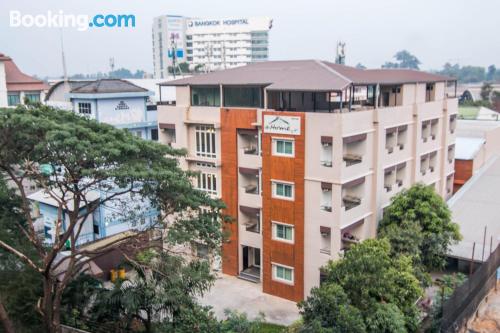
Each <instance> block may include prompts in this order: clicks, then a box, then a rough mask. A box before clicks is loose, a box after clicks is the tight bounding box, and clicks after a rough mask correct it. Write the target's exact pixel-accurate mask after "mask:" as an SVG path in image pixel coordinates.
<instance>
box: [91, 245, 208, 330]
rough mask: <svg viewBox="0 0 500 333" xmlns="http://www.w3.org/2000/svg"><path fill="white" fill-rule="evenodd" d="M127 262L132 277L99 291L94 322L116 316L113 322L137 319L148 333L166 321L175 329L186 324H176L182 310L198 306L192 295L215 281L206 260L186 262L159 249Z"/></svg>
mask: <svg viewBox="0 0 500 333" xmlns="http://www.w3.org/2000/svg"><path fill="white" fill-rule="evenodd" d="M140 257H141V256H140ZM142 257H143V258H144V256H142ZM129 264H130V265H131V267H132V270H133V274H132V275H133V276H134V278H133V279H131V280H124V281H118V282H117V283H116V285H115V287H114V288H113V289H111V290H109V291H103V292H101V294H100V297H99V299H98V300H97V304H96V306H95V308H96V310H95V311H96V313H97V317H96V318H95V321H97V322H102V321H106V320H107V318H113V317H116V316H117V318H113V321H115V322H116V321H118V322H125V323H128V325H127V326H131V324H132V321H133V320H138V321H140V322H141V323H142V325H143V327H144V330H145V332H147V333H152V332H153V331H154V327H153V325H154V323H155V322H159V323H160V322H161V323H162V325H167V324H168V325H169V326H170V328H171V330H173V331H175V330H176V329H177V326H179V325H181V326H182V325H185V324H183V323H179V319H182V318H183V317H182V316H180V315H181V313H182V312H183V309H192V308H194V307H195V306H197V304H196V302H195V297H199V296H202V295H203V293H204V292H206V291H207V290H208V289H209V288H210V287H211V285H212V284H213V281H214V277H213V275H212V274H211V272H210V267H209V264H208V262H207V261H191V262H185V260H184V259H183V258H181V257H178V256H172V255H170V254H167V253H162V252H160V253H158V254H156V253H154V254H153V255H152V256H148V259H146V260H141V259H139V260H138V261H135V260H133V261H131V262H130V263H129ZM184 327H185V326H184Z"/></svg>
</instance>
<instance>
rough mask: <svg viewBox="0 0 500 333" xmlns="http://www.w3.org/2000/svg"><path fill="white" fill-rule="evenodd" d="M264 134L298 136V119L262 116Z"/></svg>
mask: <svg viewBox="0 0 500 333" xmlns="http://www.w3.org/2000/svg"><path fill="white" fill-rule="evenodd" d="M263 128H264V133H272V134H289V135H300V117H290V116H274V115H264V127H263Z"/></svg>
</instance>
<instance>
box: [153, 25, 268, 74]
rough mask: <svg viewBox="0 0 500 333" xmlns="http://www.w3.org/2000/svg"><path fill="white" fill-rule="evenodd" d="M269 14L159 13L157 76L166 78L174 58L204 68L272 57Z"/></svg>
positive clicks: (155, 50)
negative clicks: (218, 16) (205, 15)
mask: <svg viewBox="0 0 500 333" xmlns="http://www.w3.org/2000/svg"><path fill="white" fill-rule="evenodd" d="M272 22H273V21H272V19H270V18H267V17H253V18H235V19H214V20H212V19H195V18H185V17H181V16H171V15H165V16H159V17H156V18H155V19H154V22H153V63H154V73H155V77H156V78H167V76H168V74H169V67H171V66H172V65H173V62H174V60H175V61H176V63H177V64H179V63H182V62H187V63H188V64H189V65H190V67H191V68H196V67H197V68H198V69H199V70H203V71H212V70H219V69H226V68H232V67H237V66H244V65H247V64H249V63H252V62H259V61H266V60H268V59H269V30H270V29H271V27H272Z"/></svg>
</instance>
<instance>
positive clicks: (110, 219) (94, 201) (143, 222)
mask: <svg viewBox="0 0 500 333" xmlns="http://www.w3.org/2000/svg"><path fill="white" fill-rule="evenodd" d="M54 194H55V196H56V197H60V195H58V194H57V193H54ZM110 194H111V193H109V192H108V193H106V192H104V191H90V192H88V193H87V195H86V200H87V202H88V205H89V206H92V207H95V206H94V205H98V207H97V208H96V209H95V211H94V212H93V213H92V214H90V215H89V216H88V217H86V219H85V220H84V221H83V226H82V229H81V232H80V234H79V236H78V238H77V240H76V245H82V244H85V243H88V242H93V241H95V240H98V239H101V238H105V237H109V236H113V235H116V234H119V233H122V232H125V231H128V230H142V229H144V228H148V227H149V226H151V224H154V223H155V222H156V221H157V217H158V211H157V210H156V209H154V208H152V207H151V206H150V204H149V203H148V202H147V201H146V200H143V199H141V198H130V197H126V195H122V196H120V197H118V198H117V199H116V200H113V201H107V202H106V203H102V201H103V200H105V198H106V197H107V196H108V195H110ZM28 198H29V199H30V201H31V204H32V214H33V216H34V217H35V218H36V221H35V230H37V232H38V234H39V236H40V237H42V238H43V239H44V241H45V243H46V244H51V243H53V242H54V241H55V240H56V237H57V236H58V235H56V222H57V219H58V210H59V205H58V203H57V201H56V200H54V198H53V197H52V196H50V195H49V194H48V193H46V192H45V191H43V190H42V191H38V192H36V193H33V194H31V195H29V196H28ZM71 199H72V198H68V199H67V204H68V209H69V210H71V211H72V210H74V208H73V207H72V204H71V203H72V200H71ZM127 202H128V204H127ZM132 202H133V205H134V213H133V214H128V212H127V210H126V209H124V207H123V206H122V205H129V206H131V205H132ZM87 208H88V207H86V206H85V205H84V203H83V202H82V206H81V207H79V212H80V216H83V215H84V214H86V213H87ZM61 218H62V225H61V228H62V232H61V233H63V232H65V231H66V230H67V227H68V221H69V216H68V211H67V210H66V209H63V210H62V214H61Z"/></svg>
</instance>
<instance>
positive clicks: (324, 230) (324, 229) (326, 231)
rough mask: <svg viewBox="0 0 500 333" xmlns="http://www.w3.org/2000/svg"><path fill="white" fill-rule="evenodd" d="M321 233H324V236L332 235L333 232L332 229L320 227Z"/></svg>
mask: <svg viewBox="0 0 500 333" xmlns="http://www.w3.org/2000/svg"><path fill="white" fill-rule="evenodd" d="M319 232H320V233H322V234H330V233H331V232H332V228H330V227H324V226H320V227H319Z"/></svg>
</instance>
